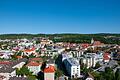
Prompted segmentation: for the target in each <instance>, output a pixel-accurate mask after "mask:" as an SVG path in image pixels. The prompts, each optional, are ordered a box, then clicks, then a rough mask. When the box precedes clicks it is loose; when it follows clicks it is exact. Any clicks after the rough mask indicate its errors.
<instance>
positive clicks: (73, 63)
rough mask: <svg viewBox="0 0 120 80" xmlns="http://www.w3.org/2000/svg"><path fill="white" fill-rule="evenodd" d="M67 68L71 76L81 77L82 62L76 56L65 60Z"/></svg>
mask: <svg viewBox="0 0 120 80" xmlns="http://www.w3.org/2000/svg"><path fill="white" fill-rule="evenodd" d="M63 62H64V64H65V67H66V70H67V72H68V74H69V75H70V77H71V78H72V77H80V64H79V61H77V60H76V59H75V58H67V59H65V60H64V61H63Z"/></svg>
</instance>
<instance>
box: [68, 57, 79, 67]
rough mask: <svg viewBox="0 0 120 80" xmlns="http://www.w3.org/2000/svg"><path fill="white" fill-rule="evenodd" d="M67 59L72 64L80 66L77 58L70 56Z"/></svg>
mask: <svg viewBox="0 0 120 80" xmlns="http://www.w3.org/2000/svg"><path fill="white" fill-rule="evenodd" d="M67 61H68V62H69V63H70V64H71V65H72V66H79V63H78V62H77V60H76V59H75V58H68V59H67Z"/></svg>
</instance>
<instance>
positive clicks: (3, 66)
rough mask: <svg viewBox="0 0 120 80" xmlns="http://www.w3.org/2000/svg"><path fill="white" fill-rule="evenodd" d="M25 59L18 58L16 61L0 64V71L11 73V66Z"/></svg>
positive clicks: (12, 69)
mask: <svg viewBox="0 0 120 80" xmlns="http://www.w3.org/2000/svg"><path fill="white" fill-rule="evenodd" d="M26 61H27V59H19V60H16V61H11V62H12V63H10V64H0V66H1V68H0V73H11V72H13V71H14V70H15V68H12V67H13V66H15V65H17V64H19V63H20V62H26Z"/></svg>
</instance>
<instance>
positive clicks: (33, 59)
mask: <svg viewBox="0 0 120 80" xmlns="http://www.w3.org/2000/svg"><path fill="white" fill-rule="evenodd" d="M30 60H31V61H41V60H42V58H31V59H30Z"/></svg>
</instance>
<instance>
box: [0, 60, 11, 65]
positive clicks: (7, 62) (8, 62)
mask: <svg viewBox="0 0 120 80" xmlns="http://www.w3.org/2000/svg"><path fill="white" fill-rule="evenodd" d="M11 63H12V62H10V61H0V64H11Z"/></svg>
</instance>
